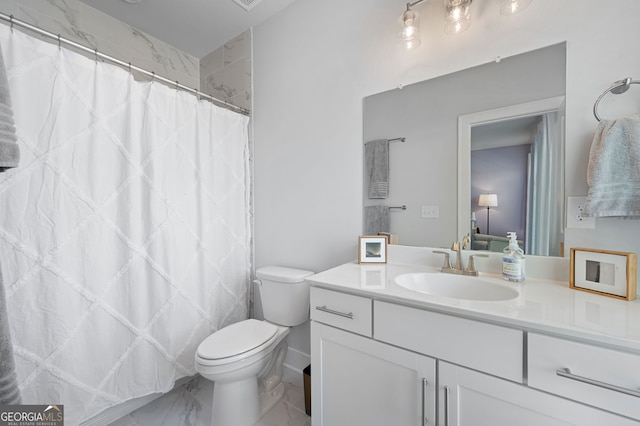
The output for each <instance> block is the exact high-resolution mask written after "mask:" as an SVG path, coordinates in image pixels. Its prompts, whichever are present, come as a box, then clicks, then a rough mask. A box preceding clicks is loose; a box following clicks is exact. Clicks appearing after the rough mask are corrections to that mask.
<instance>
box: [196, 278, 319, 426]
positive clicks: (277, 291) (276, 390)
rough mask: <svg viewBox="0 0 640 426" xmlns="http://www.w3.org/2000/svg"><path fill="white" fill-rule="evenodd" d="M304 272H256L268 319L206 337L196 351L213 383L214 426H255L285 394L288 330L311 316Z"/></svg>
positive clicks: (202, 371) (204, 373) (200, 366)
mask: <svg viewBox="0 0 640 426" xmlns="http://www.w3.org/2000/svg"><path fill="white" fill-rule="evenodd" d="M311 275H313V272H311V271H304V270H301V269H291V268H283V267H279V266H267V267H264V268H260V269H258V270H257V271H256V277H257V278H258V285H259V286H260V301H261V302H262V310H263V314H264V318H265V319H264V320H263V321H259V320H256V319H248V320H244V321H240V322H237V323H235V324H232V325H229V326H227V327H224V328H222V329H221V330H218V331H216V332H215V333H213V334H212V335H210V336H209V337H207V338H206V339H205V340H204V341H203V342H202V343H200V346H198V350H197V351H196V370H197V371H198V373H200V375H201V376H202V377H204V378H206V379H209V380H212V381H213V382H215V385H214V388H213V418H212V422H213V425H214V426H251V425H253V424H254V423H255V422H256V421H257V420H258V419H259V418H260V416H261V415H262V414H264V412H266V411H268V410H269V409H270V408H271V407H272V406H273V405H274V404H275V403H277V402H278V400H279V399H280V398H281V397H282V394H283V393H284V388H283V385H282V384H281V383H280V379H281V378H282V363H283V361H284V357H285V355H286V352H287V344H286V337H287V335H288V334H289V328H290V327H293V326H296V325H299V324H302V323H304V322H305V321H306V320H307V319H308V318H309V284H308V283H307V282H305V279H306V278H308V277H310V276H311Z"/></svg>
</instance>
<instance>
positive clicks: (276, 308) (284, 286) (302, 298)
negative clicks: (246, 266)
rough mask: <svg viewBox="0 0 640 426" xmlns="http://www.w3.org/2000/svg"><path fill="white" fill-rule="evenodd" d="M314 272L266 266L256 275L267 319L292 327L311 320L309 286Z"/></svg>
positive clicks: (263, 310)
mask: <svg viewBox="0 0 640 426" xmlns="http://www.w3.org/2000/svg"><path fill="white" fill-rule="evenodd" d="M311 275H313V272H311V271H305V270H302V269H292V268H284V267H282V266H265V267H263V268H260V269H258V270H257V271H256V278H257V279H258V281H259V283H258V284H259V285H260V302H261V303H262V312H263V314H264V319H266V320H267V321H269V322H272V323H275V324H279V325H284V326H288V327H292V326H295V325H299V324H302V323H304V322H305V321H306V320H307V319H309V283H308V282H306V281H305V279H306V278H309V277H310V276H311Z"/></svg>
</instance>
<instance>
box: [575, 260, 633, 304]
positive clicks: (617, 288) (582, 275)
mask: <svg viewBox="0 0 640 426" xmlns="http://www.w3.org/2000/svg"><path fill="white" fill-rule="evenodd" d="M636 274H637V255H636V253H627V252H620V251H609V250H597V249H588V248H572V249H571V277H570V280H569V285H570V287H571V288H573V289H576V290H583V291H588V292H591V293H596V294H601V295H604V296H609V297H615V298H618V299H624V300H634V299H635V298H636Z"/></svg>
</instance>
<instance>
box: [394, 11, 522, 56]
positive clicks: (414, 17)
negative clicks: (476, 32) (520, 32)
mask: <svg viewBox="0 0 640 426" xmlns="http://www.w3.org/2000/svg"><path fill="white" fill-rule="evenodd" d="M425 1H427V0H417V1H414V2H413V3H407V10H405V12H404V13H403V14H402V17H401V18H400V21H401V23H402V31H400V42H401V43H402V45H403V46H404V47H405V48H406V49H407V50H411V49H415V48H416V47H418V46H419V45H420V25H419V16H418V12H416V11H415V10H413V9H412V8H413V7H415V6H417V5H419V4H421V3H424V2H425ZM472 1H473V0H443V2H444V11H445V13H444V16H445V27H444V32H445V33H446V34H452V35H453V34H459V33H461V32H463V31H464V30H466V29H467V28H469V26H470V25H471V3H472ZM529 4H531V0H503V2H502V6H501V7H500V13H502V14H503V15H513V14H514V13H518V12H520V11H521V10H523V9H524V8H526V7H527V6H529Z"/></svg>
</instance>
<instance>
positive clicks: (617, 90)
mask: <svg viewBox="0 0 640 426" xmlns="http://www.w3.org/2000/svg"><path fill="white" fill-rule="evenodd" d="M632 84H640V80H632V79H631V77H627V78H625V79H624V80H620V81H616V82H615V83H613V84H612V85H611V86H610V87H609V88H608V89H607V90H605V91H604V92H602V94H601V95H600V96H598V99H596V102H595V103H594V104H593V115H595V117H596V120H598V121H600V116H599V115H598V104H599V103H600V101H601V100H602V98H604V96H605V95H606V94H607V93H609V92H611V93H613V94H614V95H620V94H622V93H624V92H626V91H627V90H629V87H630V86H631V85H632Z"/></svg>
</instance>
